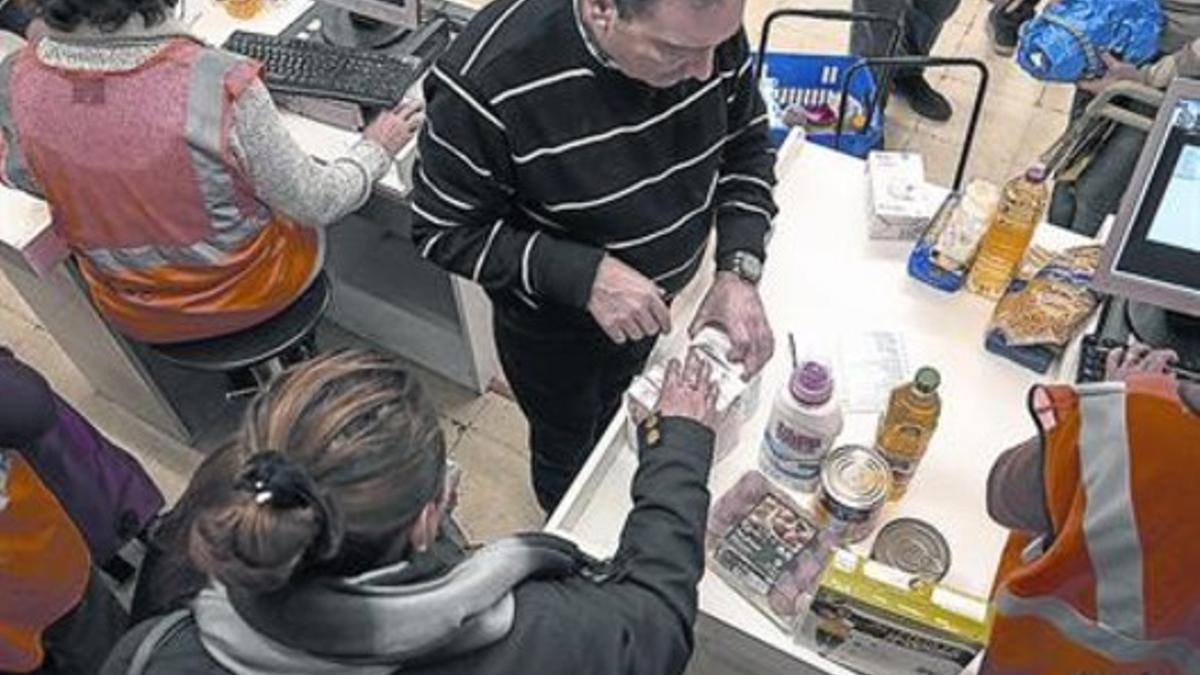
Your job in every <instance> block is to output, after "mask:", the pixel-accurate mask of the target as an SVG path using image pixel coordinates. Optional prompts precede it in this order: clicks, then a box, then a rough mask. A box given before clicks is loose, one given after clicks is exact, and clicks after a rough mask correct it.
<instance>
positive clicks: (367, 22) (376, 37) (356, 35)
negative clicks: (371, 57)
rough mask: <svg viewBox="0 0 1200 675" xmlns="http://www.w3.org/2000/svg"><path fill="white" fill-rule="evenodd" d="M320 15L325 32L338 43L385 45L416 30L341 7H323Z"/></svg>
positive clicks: (356, 46) (363, 46) (358, 46)
mask: <svg viewBox="0 0 1200 675" xmlns="http://www.w3.org/2000/svg"><path fill="white" fill-rule="evenodd" d="M320 17H321V36H322V37H323V38H325V41H326V42H328V43H329V44H331V45H336V46H338V47H350V48H352V49H364V50H365V49H385V48H387V47H390V46H392V45H393V44H395V43H396V42H399V41H400V39H401V38H403V37H405V36H406V35H408V34H409V33H410V32H411V31H412V29H411V28H409V27H407V26H396V25H393V24H390V23H387V22H384V21H379V20H377V19H372V18H370V17H367V16H363V15H361V14H354V13H353V12H350V11H348V10H345V9H340V8H338V7H328V6H326V7H323V8H322V11H321V14H320Z"/></svg>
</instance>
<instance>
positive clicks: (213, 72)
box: [186, 49, 270, 249]
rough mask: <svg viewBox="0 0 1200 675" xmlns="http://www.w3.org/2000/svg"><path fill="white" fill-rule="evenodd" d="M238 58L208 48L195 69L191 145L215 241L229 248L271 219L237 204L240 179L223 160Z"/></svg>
mask: <svg viewBox="0 0 1200 675" xmlns="http://www.w3.org/2000/svg"><path fill="white" fill-rule="evenodd" d="M238 63H240V60H239V59H238V57H236V56H233V55H231V54H226V53H224V52H221V51H217V50H215V49H206V50H205V51H204V52H203V53H202V54H201V55H200V57H199V58H198V59H197V60H196V63H195V64H194V65H193V66H192V75H191V81H190V82H189V83H188V111H187V130H186V134H187V141H188V154H189V156H190V158H191V160H192V168H193V169H194V170H195V172H196V177H197V179H199V182H200V194H201V196H202V197H203V199H204V208H205V210H206V211H207V212H208V214H209V218H210V219H211V225H212V228H213V231H214V232H215V233H216V237H215V238H211V237H210V238H209V243H210V244H212V245H213V246H215V247H217V248H222V249H229V248H231V247H234V246H236V245H237V244H239V243H241V242H244V241H245V240H246V239H248V238H249V237H251V236H253V235H255V234H257V233H258V231H259V230H261V229H262V228H263V226H264V225H266V223H267V222H268V220H269V219H270V214H268V213H265V210H264V212H260V213H258V214H256V215H255V216H253V217H248V216H247V215H246V214H243V213H242V212H241V209H239V208H238V204H237V190H236V189H235V185H236V180H237V179H236V177H235V176H234V174H233V173H232V172H231V171H230V169H229V167H228V166H227V165H226V164H225V162H224V161H223V151H224V141H225V138H224V131H225V128H224V125H223V118H224V115H225V113H226V107H225V96H224V91H225V77H226V76H227V75H228V74H229V71H230V70H231V69H232V68H233V67H234V66H236V65H237V64H238Z"/></svg>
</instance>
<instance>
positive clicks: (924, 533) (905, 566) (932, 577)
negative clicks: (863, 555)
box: [871, 518, 950, 583]
mask: <svg viewBox="0 0 1200 675" xmlns="http://www.w3.org/2000/svg"><path fill="white" fill-rule="evenodd" d="M871 557H872V558H874V559H875V560H878V561H879V562H881V563H883V564H885V565H889V566H891V567H895V568H896V569H898V570H901V571H903V572H908V573H909V574H913V575H916V576H918V577H920V578H922V579H924V580H926V581H930V582H932V583H937V582H939V581H941V580H942V578H944V577H945V576H946V573H947V572H949V571H950V545H949V544H947V543H946V538H945V537H943V536H942V533H941V532H938V531H937V528H935V527H934V526H933V525H930V524H929V523H927V522H925V521H923V520H917V519H916V518H897V519H896V520H893V521H892V522H890V523H888V524H887V525H884V527H883V529H882V530H880V531H879V536H877V537H875V546H874V547H873V548H872V549H871Z"/></svg>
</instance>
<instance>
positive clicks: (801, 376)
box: [759, 361, 843, 492]
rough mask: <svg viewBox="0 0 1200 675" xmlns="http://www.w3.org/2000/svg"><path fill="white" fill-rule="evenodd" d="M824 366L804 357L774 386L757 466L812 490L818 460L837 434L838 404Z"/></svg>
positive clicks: (818, 473)
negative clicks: (776, 389) (781, 384)
mask: <svg viewBox="0 0 1200 675" xmlns="http://www.w3.org/2000/svg"><path fill="white" fill-rule="evenodd" d="M833 394H834V390H833V374H832V372H831V371H830V368H829V366H827V365H825V364H822V363H818V362H816V361H806V362H804V363H802V364H800V367H798V368H796V369H795V370H794V371H792V375H791V377H790V378H788V381H787V382H785V383H784V385H783V386H782V387H780V389H779V393H778V394H777V395H776V397H775V405H774V407H772V409H771V417H770V418H769V420H768V422H767V428H766V429H765V430H764V432H763V446H762V452H761V454H760V463H759V464H760V467H761V468H762V470H763V472H764V473H766V474H767V475H768V476H770V477H771V478H774V479H775V480H777V481H779V482H780V483H782V484H784V485H786V486H788V487H791V488H793V489H796V490H800V491H802V492H812V491H814V490H816V488H817V483H818V482H819V481H820V477H821V462H822V461H824V459H825V455H826V453H828V452H829V448H830V447H832V446H833V442H834V441H835V440H836V439H837V437H838V434H840V433H841V432H842V425H843V419H842V407H841V404H840V403H839V402H838V400H837V399H836V398H835V397H834V395H833Z"/></svg>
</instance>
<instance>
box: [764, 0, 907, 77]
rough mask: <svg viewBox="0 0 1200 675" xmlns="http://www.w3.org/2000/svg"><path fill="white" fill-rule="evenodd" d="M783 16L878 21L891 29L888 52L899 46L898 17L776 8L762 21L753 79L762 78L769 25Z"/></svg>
mask: <svg viewBox="0 0 1200 675" xmlns="http://www.w3.org/2000/svg"><path fill="white" fill-rule="evenodd" d="M785 17H796V18H801V19H814V20H818V21H842V22H845V23H854V22H856V21H862V22H864V23H878V24H884V25H887V26H890V27H891V29H892V39H891V40H890V41H889V42H888V52H887V53H888V54H889V55H891V54H895V53H896V50H897V49H899V47H900V35H901V31H902V29H901V27H900V19H898V18H895V19H894V18H890V17H886V16H884V15H882V14H874V13H871V12H847V11H843V10H840V9H777V10H775V11H774V12H771V13H770V14H768V15H767V18H766V20H764V21H763V26H762V34H761V36H760V37H759V39H758V58H757V60H756V62H755V64H754V81H755V82H758V81H759V80H760V79H762V73H763V65H764V64H765V63H766V57H767V44H768V42H769V41H770V38H771V25H772V24H773V23H775V21H777V20H778V19H782V18H785Z"/></svg>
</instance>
